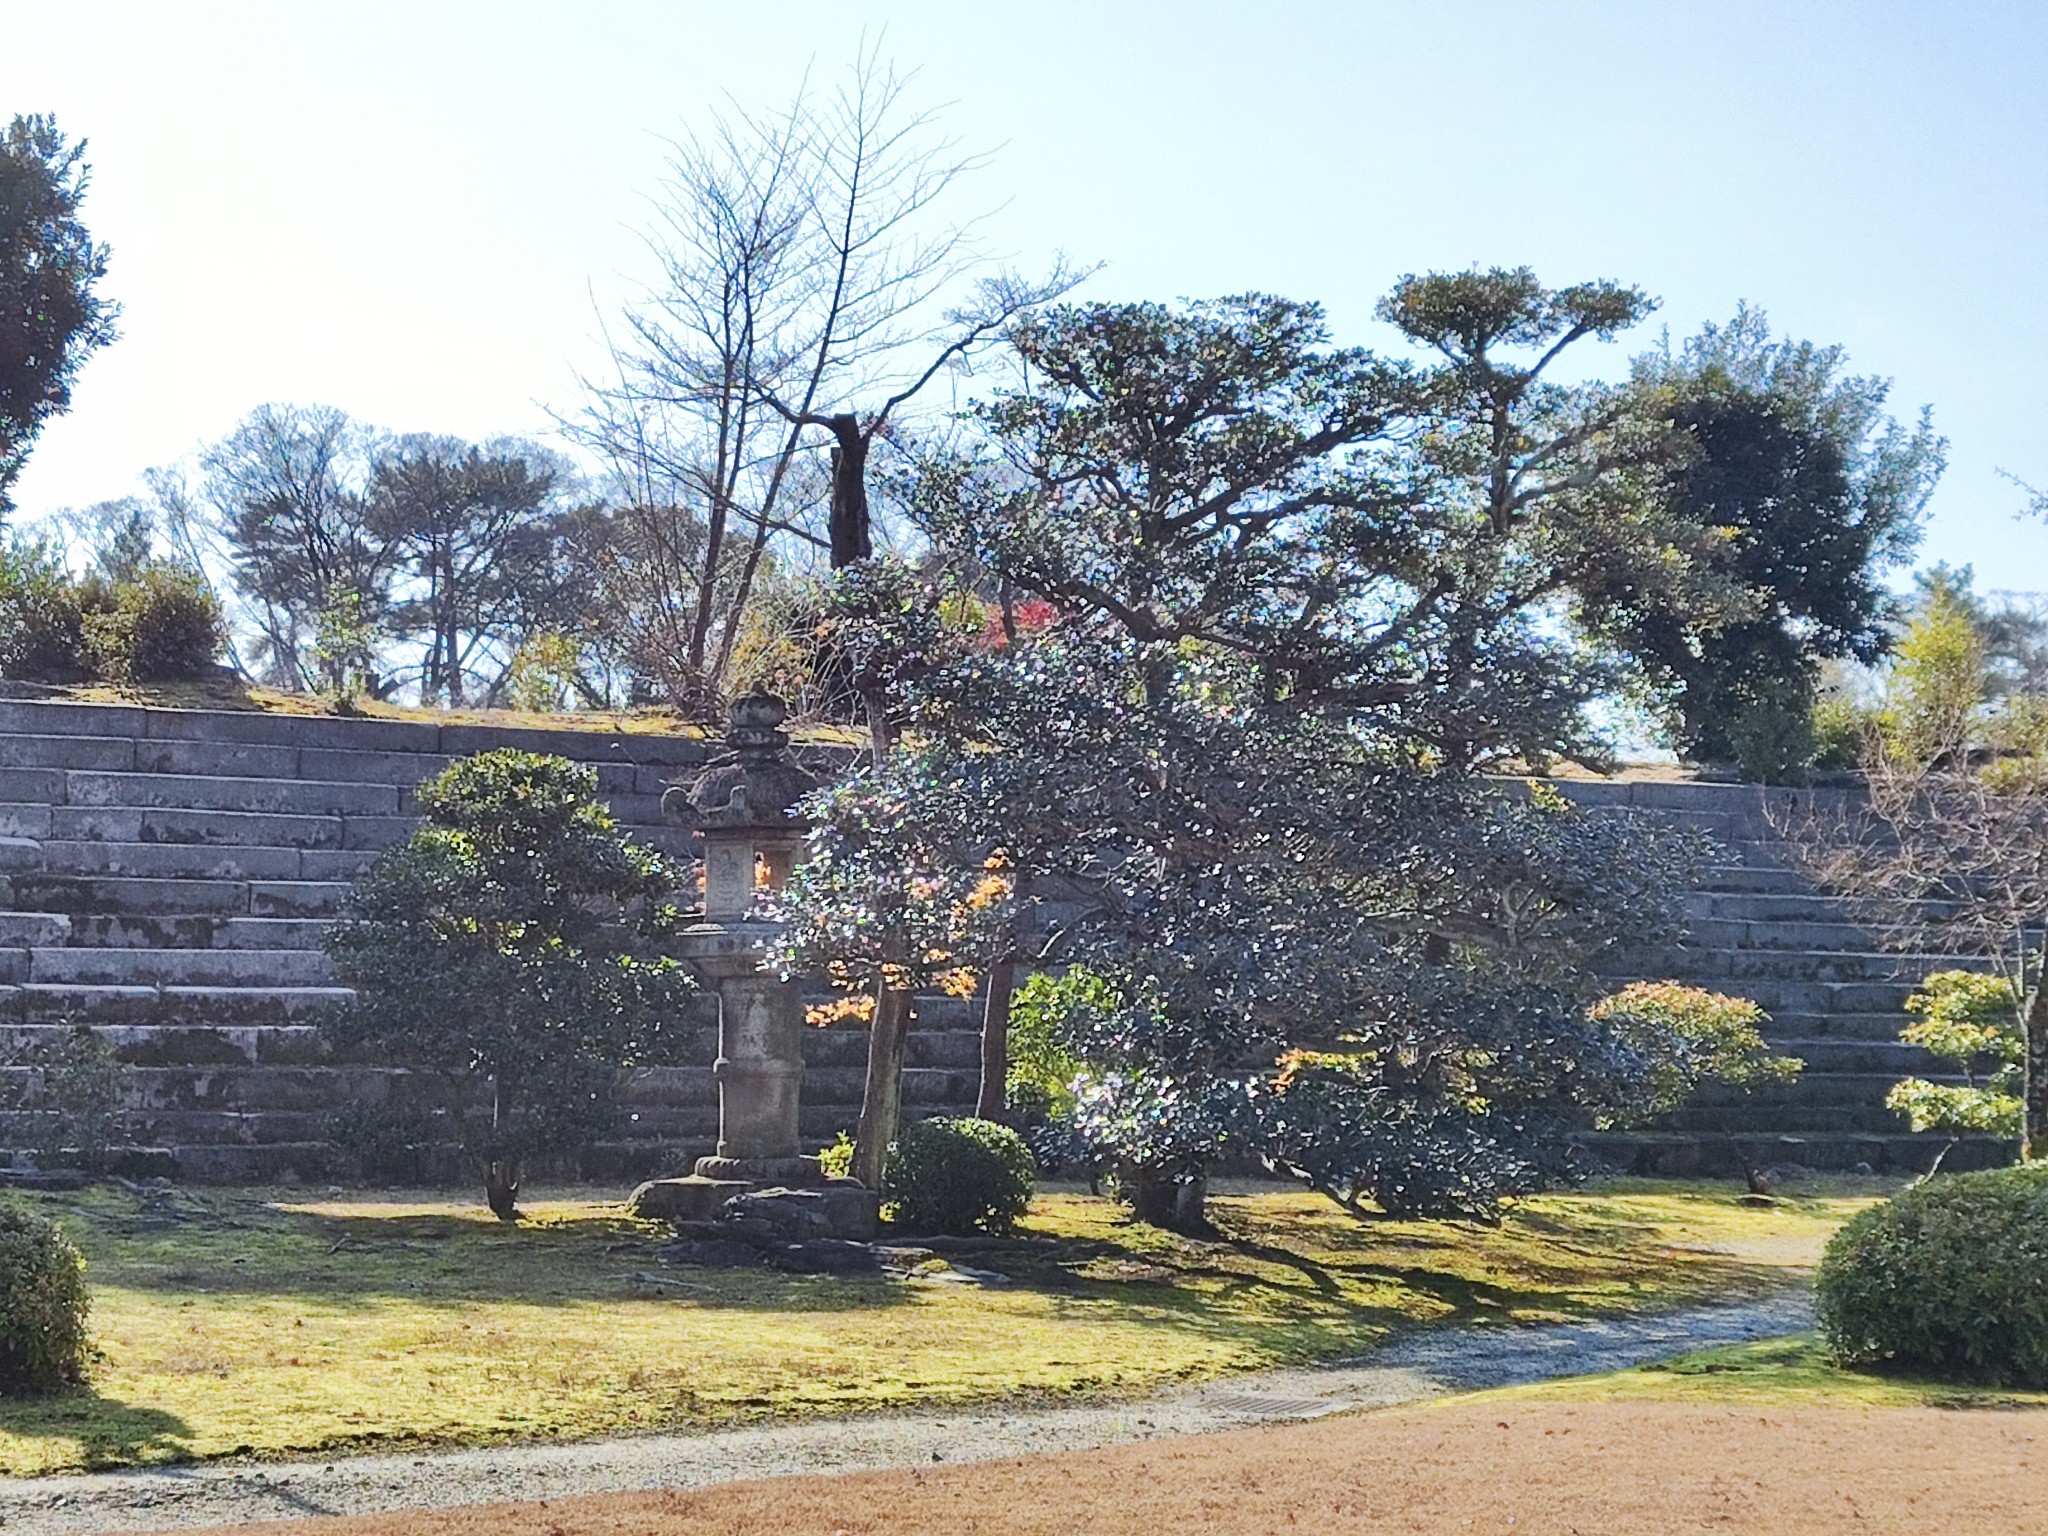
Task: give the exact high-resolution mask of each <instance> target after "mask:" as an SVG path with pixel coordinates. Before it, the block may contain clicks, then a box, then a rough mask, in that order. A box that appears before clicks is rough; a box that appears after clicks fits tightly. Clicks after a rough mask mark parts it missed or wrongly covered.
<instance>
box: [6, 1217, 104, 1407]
mask: <svg viewBox="0 0 2048 1536" xmlns="http://www.w3.org/2000/svg"><path fill="white" fill-rule="evenodd" d="M91 1305H92V1301H91V1297H90V1296H88V1295H87V1293H86V1289H85V1260H84V1259H82V1258H80V1257H79V1254H78V1250H77V1249H76V1248H74V1247H73V1246H72V1245H71V1239H70V1238H68V1237H66V1236H65V1235H64V1232H63V1229H62V1228H60V1227H59V1226H58V1225H57V1224H56V1223H55V1222H54V1221H49V1220H46V1219H45V1218H43V1217H41V1216H38V1215H36V1214H35V1213H34V1212H32V1211H25V1210H21V1209H19V1208H18V1207H13V1206H0V1396H5V1397H45V1396H48V1395H50V1394H51V1393H55V1392H62V1391H64V1390H65V1389H66V1388H69V1387H75V1386H78V1385H79V1384H80V1383H81V1382H83V1381H84V1380H85V1373H86V1365H87V1363H88V1362H89V1360H90V1358H91V1346H90V1343H89V1342H88V1338H87V1334H86V1314H87V1312H88V1311H89V1309H90V1307H91Z"/></svg>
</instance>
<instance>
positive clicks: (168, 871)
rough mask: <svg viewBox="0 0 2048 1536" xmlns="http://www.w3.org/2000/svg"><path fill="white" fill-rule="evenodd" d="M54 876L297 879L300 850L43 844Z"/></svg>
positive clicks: (47, 867) (46, 863)
mask: <svg viewBox="0 0 2048 1536" xmlns="http://www.w3.org/2000/svg"><path fill="white" fill-rule="evenodd" d="M42 848H43V868H44V869H45V871H46V872H48V873H49V874H52V875H60V876H61V875H134V876H139V877H141V878H143V879H149V880H157V879H164V878H167V877H169V878H183V879H193V880H297V879H299V878H300V872H299V863H300V860H301V859H302V858H303V857H304V850H302V849H298V848H216V847H207V846H203V845H200V844H194V843H115V842H85V843H74V842H56V841H51V842H47V843H44V844H43V845H42Z"/></svg>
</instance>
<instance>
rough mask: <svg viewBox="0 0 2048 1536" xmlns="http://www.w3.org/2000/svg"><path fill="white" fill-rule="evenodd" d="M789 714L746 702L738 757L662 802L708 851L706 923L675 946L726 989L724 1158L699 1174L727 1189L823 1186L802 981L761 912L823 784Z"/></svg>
mask: <svg viewBox="0 0 2048 1536" xmlns="http://www.w3.org/2000/svg"><path fill="white" fill-rule="evenodd" d="M788 714H789V711H788V709H787V707H786V706H785V705H784V704H783V702H782V700H780V699H778V698H775V697H774V696H772V695H770V694H767V693H761V692H754V693H749V694H747V695H745V696H744V697H742V698H740V699H738V700H736V701H735V702H734V704H733V706H732V724H731V729H730V731H729V732H728V734H727V736H726V738H725V743H726V747H727V748H728V750H727V751H726V752H725V753H724V754H723V755H722V756H720V757H718V758H716V759H714V760H713V761H712V762H711V763H710V764H709V765H708V766H706V767H705V769H704V771H703V772H702V773H700V774H699V775H698V776H697V778H696V779H695V781H694V782H692V783H690V784H688V785H680V784H679V785H677V786H675V787H674V788H672V789H670V790H669V791H668V793H667V794H666V795H664V796H663V797H662V810H663V812H664V813H665V814H667V815H671V816H675V817H678V818H679V819H686V820H687V821H689V822H690V824H691V825H692V826H693V827H694V828H695V829H696V831H697V834H698V836H699V837H700V838H701V839H702V840H703V844H704V916H703V921H701V922H698V923H694V924H692V925H691V926H690V927H688V928H685V929H684V930H683V931H682V933H681V934H680V935H678V938H677V946H676V947H677V952H678V953H679V954H680V955H681V956H682V958H684V959H686V960H689V961H691V962H692V963H694V964H695V965H696V967H697V968H698V969H699V970H700V971H702V972H703V973H704V974H705V975H706V976H708V977H710V978H711V980H712V982H713V984H714V985H715V986H716V987H717V990H718V1061H717V1064H716V1068H715V1071H716V1074H717V1078H718V1154H717V1156H715V1157H706V1158H700V1159H698V1162H697V1170H696V1172H697V1177H698V1178H699V1179H704V1180H709V1181H714V1182H717V1183H723V1184H735V1185H736V1184H737V1183H739V1182H745V1183H748V1184H798V1183H816V1182H817V1181H818V1178H819V1173H818V1162H817V1159H816V1158H814V1157H812V1158H806V1157H803V1156H801V1155H800V1151H799V1144H798V1140H797V1111H798V1101H799V1097H800V1093H801V1089H802V1085H803V1072H804V1065H803V1053H802V1041H803V1003H802V1000H801V998H800V997H799V995H798V991H797V986H796V983H795V982H793V981H785V980H783V979H782V978H781V977H780V976H778V975H776V974H775V972H774V971H773V970H771V969H767V968H766V967H765V966H764V960H765V957H766V950H767V946H768V943H769V941H770V940H771V939H772V938H774V937H775V934H776V931H777V925H776V924H775V923H774V922H772V921H771V920H769V919H768V918H765V917H763V916H761V915H760V914H759V912H758V911H757V910H756V898H757V896H759V895H760V894H762V893H766V892H773V891H778V890H780V889H781V888H782V887H783V886H784V885H785V884H786V883H787V882H788V880H789V872H790V868H791V866H792V864H794V862H795V859H796V849H797V844H798V843H799V842H800V841H801V840H802V838H803V834H804V830H805V829H804V826H803V824H802V823H801V822H800V821H799V820H798V819H797V818H796V815H795V811H794V807H795V805H796V803H797V801H799V800H800V799H802V798H803V797H804V796H805V795H806V794H808V793H809V792H810V791H811V790H812V789H813V788H815V787H816V782H817V781H816V780H815V779H813V778H812V777H811V775H810V774H808V773H806V772H805V771H804V770H803V769H802V768H800V767H798V766H797V765H796V764H795V763H793V762H791V761H790V759H789V733H788V732H787V731H784V730H783V729H782V722H783V721H784V719H786V718H787V717H788ZM669 1182H678V1181H669Z"/></svg>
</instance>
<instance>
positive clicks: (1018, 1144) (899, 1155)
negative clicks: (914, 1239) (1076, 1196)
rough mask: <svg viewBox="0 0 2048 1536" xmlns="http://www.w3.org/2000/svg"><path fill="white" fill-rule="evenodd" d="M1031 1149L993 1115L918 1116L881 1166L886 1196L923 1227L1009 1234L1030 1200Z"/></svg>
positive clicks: (906, 1222) (906, 1221) (902, 1216)
mask: <svg viewBox="0 0 2048 1536" xmlns="http://www.w3.org/2000/svg"><path fill="white" fill-rule="evenodd" d="M1036 1171H1037V1164H1036V1161H1035V1160H1034V1159H1033V1158H1032V1156H1031V1148H1030V1147H1029V1146H1027V1145H1025V1142H1024V1138H1023V1137H1022V1136H1019V1135H1018V1134H1017V1133H1016V1132H1015V1131H1013V1130H1011V1129H1010V1128H1009V1127H1008V1126H1007V1125H997V1124H996V1123H995V1122H994V1121H993V1120H972V1119H948V1118H943V1117H942V1118H939V1119H933V1120H919V1121H917V1122H916V1123H915V1124H913V1125H909V1126H906V1127H904V1130H903V1134H902V1135H901V1136H899V1137H898V1138H897V1140H896V1145H895V1146H894V1147H892V1148H891V1149H890V1152H889V1163H888V1166H887V1168H886V1169H885V1170H884V1171H883V1173H882V1201H883V1203H884V1204H886V1205H893V1206H895V1207H896V1220H897V1221H898V1222H899V1223H900V1224H902V1225H903V1226H905V1227H909V1228H911V1229H912V1230H914V1231H918V1232H942V1233H952V1234H956V1235H961V1236H964V1235H966V1234H967V1233H970V1232H993V1233H998V1234H1000V1233H1004V1232H1007V1231H1009V1230H1010V1228H1011V1227H1012V1226H1014V1225H1015V1224H1016V1221H1017V1218H1018V1217H1020V1216H1022V1215H1023V1214H1024V1213H1025V1211H1026V1210H1028V1209H1029V1208H1030V1206H1031V1181H1032V1177H1033V1175H1034V1174H1035V1173H1036Z"/></svg>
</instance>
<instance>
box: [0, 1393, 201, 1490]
mask: <svg viewBox="0 0 2048 1536" xmlns="http://www.w3.org/2000/svg"><path fill="white" fill-rule="evenodd" d="M0 1434H4V1435H11V1436H16V1437H18V1438H20V1439H23V1440H62V1441H70V1442H75V1443H76V1444H77V1446H78V1451H77V1454H76V1455H75V1456H66V1457H63V1458H61V1459H62V1460H63V1461H65V1462H67V1463H71V1464H82V1465H83V1466H84V1467H85V1469H86V1470H87V1471H97V1470H99V1469H101V1468H105V1467H133V1466H138V1465H156V1466H163V1465H167V1464H171V1463H176V1462H181V1461H187V1460H189V1459H190V1456H189V1453H188V1452H187V1450H186V1447H187V1445H188V1444H189V1443H190V1441H191V1438H192V1428H191V1426H190V1425H188V1424H187V1423H186V1422H185V1421H184V1420H183V1419H181V1418H179V1417H178V1416H177V1415H176V1414H172V1413H165V1412H164V1411H163V1410H162V1409H160V1408H140V1407H137V1406H136V1405H134V1404H133V1403H124V1402H121V1401H120V1400H119V1399H117V1398H111V1397H102V1396H100V1394H99V1393H97V1392H94V1391H92V1390H90V1389H87V1390H84V1391H79V1392H70V1393H66V1394H64V1395H63V1396H61V1397H38V1398H4V1399H0Z"/></svg>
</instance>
